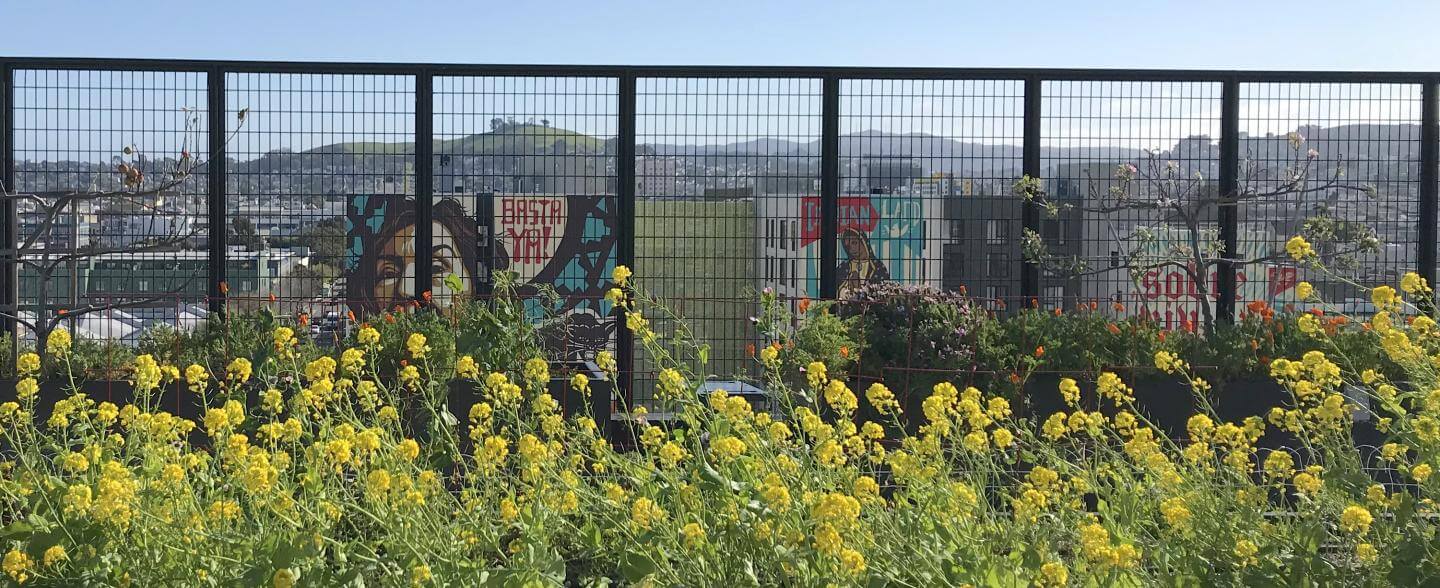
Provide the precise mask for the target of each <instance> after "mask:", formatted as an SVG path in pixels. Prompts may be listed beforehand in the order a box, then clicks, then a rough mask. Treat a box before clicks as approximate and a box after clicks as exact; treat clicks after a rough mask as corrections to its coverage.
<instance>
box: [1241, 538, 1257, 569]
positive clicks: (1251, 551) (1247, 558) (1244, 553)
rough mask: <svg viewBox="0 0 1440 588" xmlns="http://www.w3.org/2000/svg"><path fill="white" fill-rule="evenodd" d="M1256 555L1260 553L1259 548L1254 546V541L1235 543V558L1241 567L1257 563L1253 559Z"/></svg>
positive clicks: (1247, 540) (1246, 540) (1242, 540)
mask: <svg viewBox="0 0 1440 588" xmlns="http://www.w3.org/2000/svg"><path fill="white" fill-rule="evenodd" d="M1258 553H1260V547H1259V546H1258V545H1255V542H1254V541H1251V540H1249V539H1241V540H1239V541H1236V542H1235V557H1237V558H1239V559H1240V566H1241V567H1246V566H1252V565H1255V564H1256V563H1257V562H1258V561H1259V560H1258V559H1256V558H1255V555H1256V554H1258Z"/></svg>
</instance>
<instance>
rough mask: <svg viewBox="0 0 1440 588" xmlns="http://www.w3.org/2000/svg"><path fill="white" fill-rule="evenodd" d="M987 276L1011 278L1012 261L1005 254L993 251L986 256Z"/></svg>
mask: <svg viewBox="0 0 1440 588" xmlns="http://www.w3.org/2000/svg"><path fill="white" fill-rule="evenodd" d="M985 275H986V276H987V277H991V278H1008V277H1010V259H1009V256H1007V255H1005V254H1004V253H1000V252H995V251H992V252H990V253H986V254H985Z"/></svg>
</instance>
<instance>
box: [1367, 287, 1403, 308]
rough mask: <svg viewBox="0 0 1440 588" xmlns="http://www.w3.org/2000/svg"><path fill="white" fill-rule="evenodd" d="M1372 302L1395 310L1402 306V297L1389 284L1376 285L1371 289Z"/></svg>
mask: <svg viewBox="0 0 1440 588" xmlns="http://www.w3.org/2000/svg"><path fill="white" fill-rule="evenodd" d="M1370 302H1373V303H1375V307H1376V308H1379V309H1380V310H1385V311H1395V310H1399V308H1400V297H1399V296H1398V295H1396V293H1395V289H1394V288H1391V287H1389V286H1376V287H1375V288H1374V289H1373V290H1370Z"/></svg>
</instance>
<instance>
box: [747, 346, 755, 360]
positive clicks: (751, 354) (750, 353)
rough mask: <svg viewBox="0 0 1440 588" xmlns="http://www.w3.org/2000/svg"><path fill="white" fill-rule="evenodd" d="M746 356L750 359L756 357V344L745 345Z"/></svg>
mask: <svg viewBox="0 0 1440 588" xmlns="http://www.w3.org/2000/svg"><path fill="white" fill-rule="evenodd" d="M745 355H746V356H748V357H755V344H754V343H746V344H745Z"/></svg>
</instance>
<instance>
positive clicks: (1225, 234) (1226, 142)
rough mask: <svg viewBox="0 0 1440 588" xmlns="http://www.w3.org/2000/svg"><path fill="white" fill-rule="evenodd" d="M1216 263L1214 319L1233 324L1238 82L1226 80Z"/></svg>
mask: <svg viewBox="0 0 1440 588" xmlns="http://www.w3.org/2000/svg"><path fill="white" fill-rule="evenodd" d="M1217 188H1218V190H1219V194H1218V195H1219V206H1218V210H1217V211H1216V212H1217V213H1218V219H1217V221H1218V222H1219V223H1220V258H1221V259H1220V263H1219V264H1218V265H1217V266H1216V268H1215V271H1216V273H1218V274H1219V275H1218V276H1217V277H1218V278H1219V279H1218V282H1219V288H1218V289H1219V292H1218V297H1217V299H1216V301H1215V319H1216V321H1218V322H1219V323H1220V324H1233V323H1234V322H1235V294H1236V293H1235V264H1234V263H1233V261H1232V260H1234V259H1235V255H1236V254H1237V253H1239V249H1240V247H1239V243H1238V233H1239V224H1240V215H1239V210H1237V206H1239V203H1238V202H1237V201H1236V200H1235V198H1236V196H1237V195H1238V194H1239V191H1240V81H1239V80H1236V79H1234V78H1230V79H1226V80H1225V81H1224V82H1223V83H1222V85H1221V87H1220V185H1219V186H1217Z"/></svg>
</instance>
